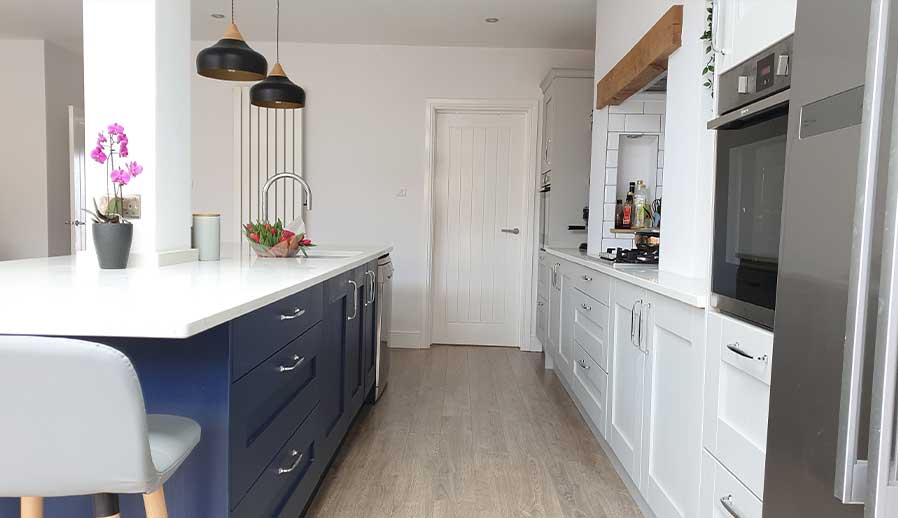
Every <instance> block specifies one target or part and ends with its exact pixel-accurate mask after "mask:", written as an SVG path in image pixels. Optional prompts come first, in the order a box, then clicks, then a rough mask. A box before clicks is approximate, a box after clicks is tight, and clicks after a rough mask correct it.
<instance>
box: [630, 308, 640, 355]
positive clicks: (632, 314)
mask: <svg viewBox="0 0 898 518" xmlns="http://www.w3.org/2000/svg"><path fill="white" fill-rule="evenodd" d="M636 304H639V301H638V300H637V301H634V302H633V305H632V306H630V344H631V345H633V346H634V347H639V345H637V344H636V341H635V340H636Z"/></svg>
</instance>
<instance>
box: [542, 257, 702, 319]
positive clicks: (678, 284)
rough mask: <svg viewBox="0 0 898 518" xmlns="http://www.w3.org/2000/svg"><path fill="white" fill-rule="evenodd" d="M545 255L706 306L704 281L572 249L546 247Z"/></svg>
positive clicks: (654, 267) (690, 303)
mask: <svg viewBox="0 0 898 518" xmlns="http://www.w3.org/2000/svg"><path fill="white" fill-rule="evenodd" d="M545 251H546V253H548V254H551V255H554V256H555V257H558V258H560V259H564V260H566V261H570V262H572V263H576V264H579V265H581V266H585V267H586V268H590V269H592V270H595V271H597V272H600V273H604V274H605V275H608V276H611V277H614V278H615V279H620V280H622V281H626V282H629V283H630V284H635V285H636V286H639V287H640V288H645V289H647V290H649V291H653V292H655V293H658V294H660V295H664V296H665V297H669V298H672V299H674V300H678V301H680V302H683V303H685V304H689V305H690V306H695V307H697V308H705V307H707V305H708V287H707V281H704V280H702V279H693V278H690V277H683V276H682V275H677V274H675V273H670V272H664V271H660V270H658V267H657V266H648V265H645V266H643V265H618V266H615V265H613V264H612V263H610V262H608V261H606V260H604V259H599V258H596V257H592V256H589V255H587V254H586V253H585V252H583V251H581V250H579V249H576V248H558V249H552V248H546V249H545Z"/></svg>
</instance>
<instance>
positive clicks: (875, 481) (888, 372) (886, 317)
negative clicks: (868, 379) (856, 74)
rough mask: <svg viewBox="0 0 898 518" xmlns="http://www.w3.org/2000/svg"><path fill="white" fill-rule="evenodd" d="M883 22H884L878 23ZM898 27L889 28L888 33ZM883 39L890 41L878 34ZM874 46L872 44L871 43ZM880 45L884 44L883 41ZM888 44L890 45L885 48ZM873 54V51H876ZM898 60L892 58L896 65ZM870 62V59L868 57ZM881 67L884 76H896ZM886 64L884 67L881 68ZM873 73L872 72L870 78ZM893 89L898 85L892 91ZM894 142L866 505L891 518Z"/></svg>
mask: <svg viewBox="0 0 898 518" xmlns="http://www.w3.org/2000/svg"><path fill="white" fill-rule="evenodd" d="M890 4H892V2H891V0H881V1H880V2H874V3H873V6H874V9H878V10H879V11H880V12H881V13H882V14H883V15H882V16H881V18H883V20H882V21H879V20H877V17H876V12H875V11H874V16H873V22H872V24H873V27H872V29H873V30H874V31H875V30H876V29H877V28H880V27H879V26H881V25H883V24H887V23H888V21H889V20H888V19H890V18H894V17H893V16H892V15H891V13H890V11H891V10H892V8H894V7H895V6H891V5H890ZM877 22H879V23H877ZM895 28H896V27H894V26H892V27H889V26H888V25H886V26H885V27H884V28H881V31H882V32H888V31H887V29H891V30H895ZM873 34H875V35H876V36H877V37H882V38H885V36H881V34H879V33H876V32H873ZM871 41H872V40H871ZM877 43H879V42H878V41H877ZM883 45H885V44H883ZM871 53H872V51H871ZM893 61H894V58H892V57H889V58H887V61H886V63H887V64H889V65H891V64H892V63H893ZM868 63H870V58H869V57H868ZM886 63H882V64H881V70H880V71H879V72H880V73H881V74H884V75H888V74H887V73H890V72H894V69H891V68H887V67H886ZM877 65H880V63H877ZM869 76H870V72H869V71H868V79H869ZM891 88H892V89H898V88H896V85H892V86H891ZM867 105H868V99H867V98H865V99H864V116H865V117H866V115H867ZM889 111H890V112H891V118H892V124H893V125H894V123H895V122H896V121H898V103H896V104H895V106H893V107H889ZM891 138H892V141H891V142H889V143H883V144H882V145H889V146H890V147H889V149H890V150H891V153H890V157H889V163H888V181H887V183H886V202H885V220H884V231H883V238H882V256H881V257H882V269H881V270H880V281H879V307H878V308H877V309H878V312H877V319H876V345H875V351H874V360H873V379H872V385H873V387H872V392H871V397H870V437H869V450H868V452H867V459H868V461H867V463H868V469H867V473H866V476H867V492H866V493H867V494H866V499H865V502H864V516H866V517H867V518H880V517H882V518H885V517H886V516H895V510H896V509H898V458H896V456H898V450H896V448H898V430H896V429H898V422H896V418H898V416H896V414H898V154H896V152H895V149H896V148H895V146H896V145H898V131H895V128H894V127H893V131H892V135H891Z"/></svg>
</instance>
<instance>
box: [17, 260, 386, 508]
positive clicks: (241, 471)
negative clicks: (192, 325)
mask: <svg viewBox="0 0 898 518" xmlns="http://www.w3.org/2000/svg"><path fill="white" fill-rule="evenodd" d="M376 266H377V261H376V258H375V259H374V260H370V261H369V262H367V263H365V264H362V265H361V266H356V267H354V268H352V269H349V270H347V271H343V272H341V273H338V274H336V275H335V276H333V277H331V278H328V279H327V280H324V281H323V282H321V283H319V284H316V285H314V286H311V287H306V288H304V289H302V291H299V292H296V293H293V294H290V295H288V296H286V297H284V298H282V299H280V300H277V301H276V302H273V303H270V304H268V305H265V306H263V307H261V308H258V309H255V310H253V311H251V312H249V313H246V314H243V315H241V316H239V317H237V318H235V319H233V320H230V321H228V322H225V323H221V324H218V325H216V326H215V327H212V328H210V329H207V330H205V331H203V332H201V333H199V334H196V335H194V336H191V337H188V338H183V339H164V338H152V339H145V338H115V337H99V338H92V337H81V338H85V339H88V340H93V341H96V342H100V343H104V344H107V345H110V346H112V347H115V348H117V349H119V350H121V351H123V352H124V353H125V354H126V355H127V356H128V357H129V358H130V359H131V361H132V363H133V364H134V366H135V368H136V369H137V372H138V375H139V377H140V381H141V385H142V388H143V392H144V399H145V403H146V407H147V411H148V412H149V413H163V414H165V413H168V414H175V415H182V416H186V417H190V418H192V419H194V420H196V421H197V422H198V423H199V424H200V425H201V426H202V429H203V432H202V439H201V441H200V444H199V445H198V446H197V448H196V450H195V451H194V452H193V453H192V454H191V456H190V457H189V458H188V459H187V461H186V462H185V463H184V464H183V466H182V467H181V468H180V469H179V470H178V472H177V473H176V474H175V475H174V477H173V478H172V479H171V480H170V481H169V482H168V483H167V484H166V486H165V492H166V499H167V501H168V508H169V513H170V515H171V516H172V517H173V518H176V517H177V518H219V517H221V518H225V517H231V518H261V517H283V518H287V517H289V518H296V517H299V516H301V515H302V514H303V513H304V511H305V509H306V507H307V506H308V504H309V503H310V501H311V499H312V496H313V495H314V493H315V490H316V489H317V487H318V485H319V483H320V482H321V480H322V479H323V477H324V474H325V471H326V469H327V467H328V465H329V464H330V462H331V460H332V459H333V458H334V456H335V454H336V452H337V450H338V448H339V446H340V444H341V442H342V441H343V439H344V437H345V436H346V434H347V432H348V430H349V427H350V425H351V424H352V422H353V420H354V419H355V418H356V416H357V415H358V414H359V411H360V410H361V408H362V406H363V405H364V403H365V401H366V400H367V399H369V398H370V397H371V395H372V391H373V387H374V383H375V379H374V376H375V356H376V346H377V344H376V343H375V339H376V338H375V336H376V322H375V318H376V314H377V313H376V311H375V306H376V304H378V303H379V302H380V301H378V300H377V299H376V297H375V294H374V293H372V291H373V290H376V286H375V285H374V283H373V282H371V281H370V279H372V278H373V275H371V273H370V272H376V270H377V268H376ZM109 418H110V419H115V409H110V412H109ZM71 446H72V448H77V447H78V444H72V445H71ZM0 469H15V467H14V466H3V465H2V459H0ZM50 469H52V467H50ZM121 506H122V515H123V516H125V517H138V516H143V512H144V511H143V503H142V499H141V496H140V495H122V496H121ZM45 509H46V511H45V516H46V518H81V517H85V518H86V517H92V516H93V510H92V504H91V498H90V496H78V497H65V498H47V499H46V500H45ZM18 510H19V506H18V500H17V499H0V518H17V517H18V516H19V515H18Z"/></svg>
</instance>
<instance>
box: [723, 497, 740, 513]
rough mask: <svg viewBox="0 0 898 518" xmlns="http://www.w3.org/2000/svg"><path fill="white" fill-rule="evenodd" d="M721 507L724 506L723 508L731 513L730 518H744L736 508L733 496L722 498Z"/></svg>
mask: <svg viewBox="0 0 898 518" xmlns="http://www.w3.org/2000/svg"><path fill="white" fill-rule="evenodd" d="M720 505H722V506H723V508H724V509H726V511H727V512H728V513H730V516H732V517H733V518H742V515H741V514H740V513H739V511H738V510H737V509H736V506H735V505H734V504H733V495H727V496H725V497H722V498H721V499H720Z"/></svg>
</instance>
